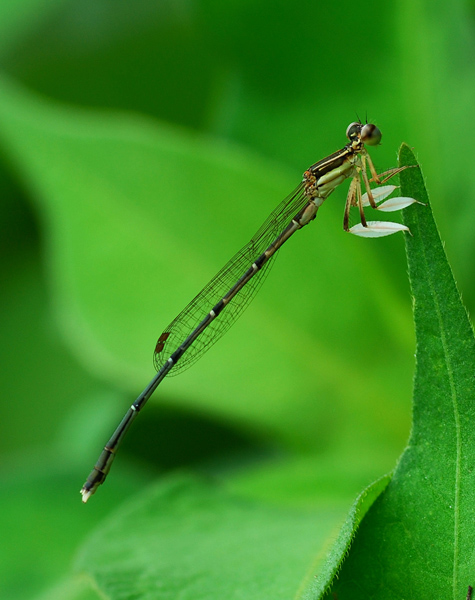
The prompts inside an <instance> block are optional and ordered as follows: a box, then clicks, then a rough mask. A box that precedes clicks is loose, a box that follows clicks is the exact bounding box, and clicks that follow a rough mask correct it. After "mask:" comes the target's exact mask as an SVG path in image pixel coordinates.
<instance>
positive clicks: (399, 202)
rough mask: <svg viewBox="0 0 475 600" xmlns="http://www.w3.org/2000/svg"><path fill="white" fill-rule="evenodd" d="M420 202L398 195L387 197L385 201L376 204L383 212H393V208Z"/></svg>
mask: <svg viewBox="0 0 475 600" xmlns="http://www.w3.org/2000/svg"><path fill="white" fill-rule="evenodd" d="M416 202H417V204H420V202H418V201H417V200H416V199H415V198H409V197H407V196H398V197H397V198H389V200H386V202H383V203H382V204H380V205H379V206H378V210H382V211H383V212H393V211H395V210H402V209H403V208H406V207H407V206H411V204H414V203H416Z"/></svg>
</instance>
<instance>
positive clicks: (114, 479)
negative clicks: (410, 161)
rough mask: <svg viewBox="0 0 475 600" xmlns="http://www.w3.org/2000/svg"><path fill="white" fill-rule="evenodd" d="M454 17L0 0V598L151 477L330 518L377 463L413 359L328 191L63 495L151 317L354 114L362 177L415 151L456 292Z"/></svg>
mask: <svg viewBox="0 0 475 600" xmlns="http://www.w3.org/2000/svg"><path fill="white" fill-rule="evenodd" d="M474 24H475V5H474V4H473V2H462V1H456V2H452V3H450V4H449V3H447V2H427V1H423V0H416V1H414V0H402V1H399V2H387V3H381V2H376V1H371V0H366V1H364V2H360V3H358V4H355V3H354V2H339V3H337V4H335V3H330V4H327V3H326V4H324V3H320V2H300V3H289V2H276V1H273V2H270V1H268V0H253V1H252V2H251V1H249V0H239V1H235V0H229V1H228V2H217V1H216V0H187V1H185V0H162V1H160V0H159V1H157V2H151V1H150V0H136V1H135V2H131V1H130V0H129V1H128V2H127V1H123V0H114V1H113V2H112V1H110V0H84V1H82V0H76V1H75V2H71V1H67V0H56V2H51V0H50V1H46V0H28V1H23V2H19V1H18V0H17V1H15V0H3V1H2V3H0V60H1V67H2V68H1V74H0V206H1V213H0V228H1V236H0V247H1V263H0V268H1V281H2V283H1V287H0V293H1V297H0V302H1V304H2V308H1V311H0V319H1V324H0V330H1V332H2V335H1V339H2V344H1V353H2V354H1V364H2V369H1V389H2V396H3V403H2V419H1V428H0V431H1V437H0V452H1V458H2V459H1V469H2V476H1V480H2V483H1V486H2V491H3V493H2V494H1V496H0V502H1V503H2V505H3V506H2V510H1V511H0V514H1V515H2V520H3V523H2V524H1V531H2V535H1V537H2V543H1V547H0V553H1V560H0V593H1V596H2V598H12V599H16V598H34V597H37V596H38V594H41V593H42V592H44V590H46V589H48V588H49V587H50V586H53V585H55V582H57V581H58V580H60V579H61V578H62V577H64V576H65V575H66V574H67V573H68V571H69V568H70V564H71V561H72V559H73V557H74V554H75V550H76V548H77V546H78V545H79V544H80V543H81V542H82V541H83V540H84V538H85V536H86V535H87V532H88V531H89V530H91V529H93V528H94V524H95V523H97V522H98V521H100V519H101V518H102V517H103V516H104V515H105V514H107V513H109V512H110V511H111V510H113V509H114V508H115V507H116V506H117V505H118V504H119V503H120V502H121V501H122V499H123V498H125V497H126V496H128V495H130V494H132V493H135V492H137V491H140V489H141V488H143V487H144V486H146V485H147V483H148V482H150V481H152V480H154V479H155V478H157V477H160V476H163V474H164V473H165V472H168V471H174V470H176V469H182V468H185V469H191V470H197V471H199V472H205V473H207V474H211V475H212V476H214V477H215V478H216V479H217V480H218V481H220V482H221V483H222V484H224V485H226V486H227V487H228V488H229V489H230V490H233V491H235V492H238V493H240V494H246V495H249V496H252V497H254V498H260V499H263V500H265V501H266V502H272V503H278V504H285V505H293V506H297V505H298V506H312V507H315V509H318V507H319V506H322V505H332V506H335V505H336V506H341V507H342V510H343V513H342V514H344V510H346V507H347V506H348V505H349V502H351V499H352V498H353V497H354V496H355V495H356V494H357V492H358V491H359V490H360V489H361V488H362V487H363V486H364V485H366V484H367V483H369V482H370V481H372V480H373V479H374V478H376V477H378V476H379V475H381V474H382V473H384V472H387V471H388V470H390V469H391V468H392V467H393V466H394V464H395V461H396V460H397V457H398V455H399V453H400V452H401V450H402V449H403V448H404V445H405V442H406V440H407V437H408V433H409V428H410V401H411V380H412V374H413V367H414V364H413V362H414V360H413V354H414V336H413V329H412V322H411V298H410V295H409V290H408V284H407V281H406V267H405V259H404V248H403V239H402V235H401V236H394V237H393V238H390V239H382V240H377V241H373V240H361V239H353V238H352V236H348V235H345V234H344V232H343V231H342V226H341V222H342V211H343V204H344V199H345V196H346V188H345V186H342V188H341V189H340V190H338V191H337V192H335V193H334V195H333V196H331V198H330V199H329V200H328V201H327V202H326V203H325V206H324V207H323V209H322V210H321V211H320V212H319V214H318V217H317V219H316V221H315V222H314V223H312V224H311V226H310V227H308V228H306V229H305V230H304V231H303V232H302V233H301V234H299V235H298V236H296V237H295V239H293V240H292V242H291V243H289V245H288V246H287V247H286V248H285V249H284V250H283V251H282V252H281V253H280V256H279V258H278V260H277V262H276V265H275V266H274V267H273V270H272V272H271V274H270V276H269V278H268V280H267V283H266V284H265V286H264V288H263V289H262V291H261V292H260V294H259V296H258V297H257V298H256V300H255V301H254V302H253V305H252V307H251V308H250V309H249V310H248V311H247V312H246V314H245V315H244V316H243V317H242V319H241V320H240V321H239V323H238V324H237V325H236V326H235V327H234V328H233V329H232V330H231V331H230V332H229V334H227V336H226V337H225V338H224V339H223V340H222V341H221V342H220V343H219V345H218V346H215V347H214V348H213V349H212V350H210V352H209V353H207V354H206V356H205V357H204V358H203V359H202V360H201V361H200V362H199V364H197V365H196V366H195V367H193V368H192V369H190V370H189V371H187V372H186V373H185V374H183V375H181V376H180V377H179V378H176V379H173V378H170V379H169V380H168V381H166V382H165V383H164V384H163V386H161V387H160V390H159V392H158V393H157V394H156V397H154V398H153V399H152V400H151V402H150V404H149V405H148V406H147V409H146V411H145V412H144V414H143V416H142V417H141V418H140V419H139V420H137V422H136V424H134V430H133V431H132V432H131V433H130V436H129V438H128V439H127V441H126V443H125V444H124V447H123V448H122V449H121V455H120V459H118V461H117V464H116V465H114V469H113V471H112V474H111V476H110V478H109V480H108V482H107V485H106V486H104V488H103V489H100V490H99V493H98V494H97V496H96V497H94V499H93V500H92V501H91V502H90V503H89V504H88V505H87V506H86V507H84V506H81V505H80V497H79V494H78V491H79V488H80V487H81V485H82V483H83V481H84V479H85V477H86V476H87V474H88V473H89V471H90V469H91V467H92V465H93V463H94V461H95V460H96V458H97V454H98V452H99V450H100V448H101V446H102V445H103V443H104V442H105V440H106V439H107V436H108V435H109V433H110V431H111V429H112V428H113V427H114V426H115V424H116V421H117V420H118V419H119V418H120V417H121V416H122V414H123V412H124V411H125V409H126V407H127V406H128V405H129V404H130V402H131V401H132V400H133V399H134V398H135V396H136V395H137V394H138V393H139V392H140V391H141V390H142V389H143V387H144V386H145V385H146V384H147V383H148V381H149V379H150V378H151V377H152V375H153V371H152V351H153V348H154V345H155V342H156V339H157V338H158V336H159V335H160V333H161V332H162V330H163V329H164V328H165V326H166V325H167V324H168V323H169V322H170V321H171V320H172V319H173V318H174V316H175V315H176V314H177V313H178V312H179V311H180V310H181V309H182V308H183V306H185V305H186V304H187V302H188V301H189V300H190V299H191V298H192V297H193V296H194V295H195V294H196V293H197V292H198V291H199V290H200V289H201V287H202V286H203V285H204V284H205V283H206V281H207V280H208V279H210V278H211V277H212V276H213V275H214V274H215V272H216V271H217V270H218V269H219V268H220V267H221V266H222V264H224V262H226V261H227V260H228V258H230V257H231V256H232V255H233V253H234V252H235V251H236V250H237V249H238V248H239V247H240V246H241V245H243V244H244V243H245V242H246V241H247V240H248V239H249V238H250V237H251V236H252V235H253V233H254V232H255V231H256V230H257V229H258V228H259V226H260V225H261V223H262V222H263V221H264V220H265V218H266V217H267V215H268V214H269V213H270V212H271V211H272V210H273V208H274V207H275V206H276V205H277V204H278V203H279V202H280V201H281V200H282V198H283V197H285V196H286V195H287V194H288V193H289V192H290V191H291V190H292V189H293V188H294V187H295V186H296V185H297V184H298V182H299V181H300V178H301V174H302V172H303V171H304V170H305V169H306V168H307V167H308V166H309V165H310V164H312V163H314V162H316V161H317V160H319V159H320V158H322V157H323V156H325V155H326V154H329V153H330V152H332V151H334V150H336V149H338V148H340V147H341V146H343V145H344V143H345V141H346V139H345V137H344V133H345V130H346V127H347V125H348V124H349V123H350V122H351V121H354V120H356V119H357V115H358V116H359V117H361V118H362V119H365V118H366V117H367V118H368V120H369V121H371V122H375V123H376V124H377V125H378V126H379V127H380V129H381V130H382V132H383V144H382V146H380V147H378V148H375V149H374V150H373V151H372V157H373V160H374V162H375V164H376V166H377V168H378V170H379V171H384V170H386V169H388V168H390V167H392V166H395V164H396V155H397V149H398V146H399V144H400V143H401V142H403V141H405V142H407V143H408V144H410V145H411V146H413V147H414V148H415V150H416V153H417V155H418V157H419V160H420V162H421V165H422V168H423V170H424V174H425V176H426V180H427V185H428V189H429V192H430V193H431V195H432V203H433V208H434V213H435V216H436V219H437V221H438V225H439V227H440V230H441V235H442V238H443V239H444V240H445V242H446V249H447V253H448V256H449V260H450V261H451V264H452V266H453V269H454V273H455V277H456V279H457V282H458V285H459V288H460V290H461V292H462V294H463V298H464V301H465V303H466V305H467V307H468V309H469V311H470V310H472V309H473V305H474V303H475V286H474V279H473V276H472V271H473V265H474V262H475V261H474V254H475V236H474V235H473V227H474V224H475V217H474V216H473V209H472V199H473V197H474V185H475V183H474V178H473V176H472V174H473V166H472V163H473V158H472V151H471V150H472V140H473V139H474V133H475V131H474V130H475V125H474V119H473V118H472V117H473V107H474V106H475V73H474V71H475V52H474ZM344 188H345V189H344ZM373 218H374V217H373ZM376 218H377V217H376ZM395 220H397V219H395ZM45 593H46V592H45ZM46 597H47V596H46Z"/></svg>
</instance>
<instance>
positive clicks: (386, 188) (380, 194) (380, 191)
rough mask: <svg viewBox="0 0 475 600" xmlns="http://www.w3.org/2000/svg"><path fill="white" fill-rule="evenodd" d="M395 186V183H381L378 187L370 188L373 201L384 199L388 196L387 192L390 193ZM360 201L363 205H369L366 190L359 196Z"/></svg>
mask: <svg viewBox="0 0 475 600" xmlns="http://www.w3.org/2000/svg"><path fill="white" fill-rule="evenodd" d="M396 188H397V185H382V186H381V187H379V188H374V190H371V193H372V194H373V198H374V201H375V202H381V200H384V199H385V198H387V197H388V196H389V194H392V193H393V192H394V190H395V189H396ZM361 202H362V204H363V206H370V204H369V200H368V192H365V193H364V194H363V195H362V196H361Z"/></svg>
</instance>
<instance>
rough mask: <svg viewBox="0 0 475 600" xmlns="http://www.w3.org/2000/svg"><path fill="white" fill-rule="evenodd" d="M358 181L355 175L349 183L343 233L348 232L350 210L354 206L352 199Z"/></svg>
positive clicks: (357, 176)
mask: <svg viewBox="0 0 475 600" xmlns="http://www.w3.org/2000/svg"><path fill="white" fill-rule="evenodd" d="M359 180H360V178H359V175H355V176H354V177H353V179H352V180H351V183H350V189H349V190H348V195H347V197H346V204H345V213H344V215H343V229H344V230H345V231H350V228H349V226H348V223H349V220H350V209H351V207H352V206H354V204H355V201H354V198H355V193H356V186H357V182H359Z"/></svg>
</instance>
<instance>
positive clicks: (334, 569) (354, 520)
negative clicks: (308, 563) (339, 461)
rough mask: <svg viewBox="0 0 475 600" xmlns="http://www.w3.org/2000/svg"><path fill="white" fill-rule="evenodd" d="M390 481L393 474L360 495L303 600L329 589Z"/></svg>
mask: <svg viewBox="0 0 475 600" xmlns="http://www.w3.org/2000/svg"><path fill="white" fill-rule="evenodd" d="M390 481H391V476H390V475H385V476H384V477H381V479H378V480H377V481H375V482H374V483H372V484H371V485H369V486H368V487H367V488H366V489H365V490H363V491H362V492H361V494H360V495H359V496H358V498H357V499H356V501H355V503H354V504H353V506H352V507H351V509H350V512H349V514H348V517H347V519H346V521H345V523H344V525H343V527H342V528H341V531H340V533H339V535H338V539H337V540H336V542H335V543H334V544H333V546H332V548H331V550H330V552H329V553H328V556H327V557H326V560H325V563H324V564H323V565H322V567H321V568H320V569H319V570H318V575H317V576H315V580H314V582H312V584H311V585H310V586H309V588H308V589H307V590H306V592H305V594H303V596H302V600H311V599H313V598H320V597H321V595H322V594H323V593H324V592H325V591H326V590H327V588H328V586H329V585H330V584H331V582H332V580H333V578H334V577H335V575H336V574H337V573H338V571H339V569H340V568H341V565H342V563H343V561H344V559H345V557H346V555H347V553H348V550H349V548H350V546H351V543H352V541H353V538H354V536H355V534H356V531H357V529H358V527H359V525H360V523H361V521H362V519H363V518H364V516H365V515H366V513H367V512H368V510H369V509H370V508H371V506H372V505H373V503H374V502H375V500H376V498H378V496H379V495H380V494H381V493H382V492H383V490H384V489H385V488H386V486H387V485H388V483H389V482H390Z"/></svg>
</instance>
